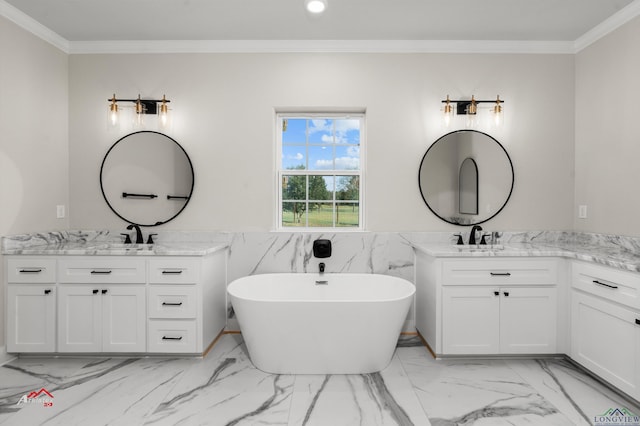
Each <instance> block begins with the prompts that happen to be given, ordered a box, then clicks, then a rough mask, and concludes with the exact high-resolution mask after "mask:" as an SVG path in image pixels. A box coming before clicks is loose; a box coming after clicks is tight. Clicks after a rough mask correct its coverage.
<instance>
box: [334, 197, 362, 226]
mask: <svg viewBox="0 0 640 426" xmlns="http://www.w3.org/2000/svg"><path fill="white" fill-rule="evenodd" d="M337 207H338V208H337V209H336V227H358V226H359V220H360V205H359V204H358V203H339V204H337Z"/></svg>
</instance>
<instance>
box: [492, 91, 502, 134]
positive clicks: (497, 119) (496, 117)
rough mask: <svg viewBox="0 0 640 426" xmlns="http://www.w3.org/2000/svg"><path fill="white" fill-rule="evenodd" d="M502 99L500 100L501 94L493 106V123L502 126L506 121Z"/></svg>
mask: <svg viewBox="0 0 640 426" xmlns="http://www.w3.org/2000/svg"><path fill="white" fill-rule="evenodd" d="M501 103H502V101H501V100H500V96H498V97H497V99H496V105H495V106H494V107H493V124H494V125H495V126H496V127H500V126H502V123H503V121H504V113H503V112H502V105H500V104H501Z"/></svg>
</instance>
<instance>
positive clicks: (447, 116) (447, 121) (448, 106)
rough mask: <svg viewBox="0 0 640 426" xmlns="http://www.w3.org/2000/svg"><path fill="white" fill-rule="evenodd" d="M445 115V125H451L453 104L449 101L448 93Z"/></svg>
mask: <svg viewBox="0 0 640 426" xmlns="http://www.w3.org/2000/svg"><path fill="white" fill-rule="evenodd" d="M443 112H444V115H443V116H442V118H443V120H444V126H445V127H449V126H450V125H451V118H452V117H453V106H452V105H451V102H450V101H449V95H447V103H446V104H444V110H443Z"/></svg>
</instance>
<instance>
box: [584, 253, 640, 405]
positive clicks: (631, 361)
mask: <svg viewBox="0 0 640 426" xmlns="http://www.w3.org/2000/svg"><path fill="white" fill-rule="evenodd" d="M571 275H572V279H571V282H572V294H571V300H572V301H571V358H573V359H574V360H575V361H577V362H578V363H580V364H582V365H583V366H584V367H586V368H588V369H589V370H591V371H593V372H594V373H595V374H597V375H598V376H600V377H602V378H603V379H605V380H607V381H609V382H610V383H611V384H613V385H614V386H616V387H618V388H620V389H621V390H622V391H624V392H626V393H627V394H629V395H631V396H632V397H634V398H635V399H640V274H636V273H631V272H626V271H621V270H617V269H613V268H609V267H605V266H601V265H595V264H589V263H584V262H580V261H574V262H573V264H572V274H571Z"/></svg>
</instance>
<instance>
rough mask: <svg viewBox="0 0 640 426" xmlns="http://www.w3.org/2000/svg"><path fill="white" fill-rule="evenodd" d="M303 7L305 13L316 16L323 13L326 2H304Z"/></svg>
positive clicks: (320, 0)
mask: <svg viewBox="0 0 640 426" xmlns="http://www.w3.org/2000/svg"><path fill="white" fill-rule="evenodd" d="M304 5H305V7H306V8H307V11H309V12H311V13H313V14H316V15H317V14H319V13H322V12H324V11H325V9H326V8H327V0H305V2H304Z"/></svg>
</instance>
